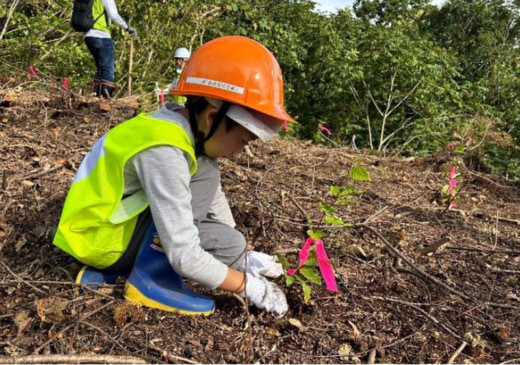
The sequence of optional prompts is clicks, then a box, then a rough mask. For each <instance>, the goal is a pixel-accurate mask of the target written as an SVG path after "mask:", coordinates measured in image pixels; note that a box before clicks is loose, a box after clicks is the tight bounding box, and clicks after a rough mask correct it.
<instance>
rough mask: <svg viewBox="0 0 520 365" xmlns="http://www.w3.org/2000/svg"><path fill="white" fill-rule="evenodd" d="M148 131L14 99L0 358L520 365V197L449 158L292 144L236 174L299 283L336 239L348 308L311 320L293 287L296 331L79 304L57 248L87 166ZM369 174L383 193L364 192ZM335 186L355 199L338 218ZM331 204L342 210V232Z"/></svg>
mask: <svg viewBox="0 0 520 365" xmlns="http://www.w3.org/2000/svg"><path fill="white" fill-rule="evenodd" d="M135 114H136V109H135V107H133V106H130V105H128V104H125V103H121V102H119V101H113V102H111V103H110V104H109V105H108V107H106V106H103V105H100V101H99V100H96V99H91V98H82V97H76V96H73V95H70V94H68V93H66V92H64V91H61V90H46V91H41V90H40V91H29V90H18V91H13V90H10V91H9V92H7V91H3V92H0V161H1V165H0V173H1V176H2V180H1V186H0V248H1V252H0V298H1V300H0V309H1V313H0V354H2V355H5V356H17V357H19V356H33V358H27V357H26V358H23V359H22V360H24V362H29V361H30V360H34V359H36V361H40V362H53V361H56V357H52V356H51V355H53V354H61V355H63V356H65V357H61V358H59V360H58V361H59V362H69V361H76V362H79V361H86V362H91V363H92V362H99V361H105V362H121V361H122V362H125V361H126V362H136V361H138V360H140V359H137V357H139V358H141V359H144V360H145V361H148V362H181V363H182V362H186V363H198V362H202V363H222V362H225V363H253V362H257V361H258V362H261V363H345V362H348V363H367V362H373V361H375V362H385V363H433V362H444V363H445V362H448V360H449V359H450V358H451V357H452V356H456V360H455V361H456V362H472V363H498V362H505V361H509V362H510V363H511V362H518V361H520V360H519V359H520V310H519V309H520V289H519V288H520V237H519V234H520V210H519V209H518V207H519V204H520V188H519V186H518V184H514V183H512V182H510V181H505V180H502V179H500V178H498V177H497V176H493V175H488V174H485V173H484V172H483V170H482V169H480V171H478V172H477V171H474V170H472V169H470V168H469V167H468V168H466V167H465V165H464V159H463V158H462V157H457V156H454V155H451V154H449V153H443V154H440V155H436V156H432V157H429V158H426V159H391V158H383V157H378V156H374V155H371V154H367V153H363V152H361V151H356V150H352V149H348V148H326V147H321V146H316V145H313V144H311V143H309V142H305V141H293V140H283V139H278V140H275V141H274V142H272V143H269V144H267V145H262V144H259V143H255V144H254V145H253V146H252V148H251V153H250V154H242V155H239V156H237V157H234V158H233V159H231V160H224V161H222V162H221V165H222V171H223V173H222V177H223V184H224V188H225V191H226V193H227V196H228V199H229V201H230V204H231V207H232V209H233V211H234V214H235V219H236V221H237V224H238V229H239V230H240V231H242V232H243V233H244V234H245V236H246V238H247V240H248V242H249V244H250V246H251V247H254V248H256V249H258V250H262V251H265V252H268V253H275V252H278V253H281V254H283V255H284V256H285V257H286V258H287V259H288V260H289V261H290V263H291V264H292V265H293V266H295V265H296V263H297V255H298V251H299V248H300V247H301V246H302V244H303V242H304V240H305V238H306V231H307V229H309V223H310V224H311V226H312V228H313V229H315V230H316V229H319V230H322V231H323V232H324V237H323V240H324V242H325V245H326V247H327V252H328V255H329V258H330V259H331V262H332V263H333V266H334V268H335V274H336V278H337V280H338V283H339V292H337V293H330V292H328V291H326V290H325V288H323V287H317V286H315V287H313V289H312V294H311V299H310V300H309V301H308V302H306V303H305V302H304V300H303V294H302V291H301V287H299V286H297V285H293V286H291V287H286V286H285V285H283V284H281V285H282V286H283V288H284V291H285V292H286V294H287V297H288V301H289V306H290V310H289V313H288V314H287V316H285V317H284V318H280V319H277V318H274V317H273V316H271V315H269V314H266V313H264V312H262V311H258V310H256V309H255V308H253V307H251V308H249V311H246V310H245V308H244V307H243V306H242V304H241V303H240V302H239V301H238V300H237V299H235V298H234V297H233V296H231V295H228V294H226V293H222V292H216V293H212V295H213V296H214V298H215V300H216V311H215V313H214V314H213V315H211V316H210V317H183V316H179V315H176V314H171V313H165V312H161V311H158V310H153V309H148V308H138V307H135V306H132V305H128V304H127V303H126V302H125V301H124V299H123V296H122V289H123V286H122V285H116V286H112V287H108V286H107V287H106V288H104V289H103V291H102V292H101V293H98V294H96V295H94V296H91V297H86V296H81V297H77V296H75V294H74V277H75V275H76V273H77V271H78V270H79V264H78V263H76V262H75V261H74V260H73V259H72V258H70V257H69V256H67V255H66V254H64V253H62V252H61V251H60V250H58V249H57V248H55V247H54V246H53V245H52V244H51V240H50V238H49V237H51V236H52V231H53V227H54V226H55V225H56V224H57V222H58V219H59V215H60V212H61V207H62V204H63V200H64V197H65V194H66V192H67V189H68V187H69V185H70V182H71V179H72V177H73V176H74V171H75V169H76V168H77V167H78V165H79V163H80V161H81V159H82V158H83V156H84V155H85V153H86V152H87V151H88V149H89V148H90V146H91V145H92V144H93V142H94V141H95V140H96V139H97V138H99V137H100V136H101V135H102V134H103V133H104V132H106V131H107V130H108V129H109V128H110V127H112V126H114V125H115V124H117V123H120V122H122V121H124V120H125V119H128V118H130V117H132V116H133V115H135ZM452 165H456V166H457V168H458V172H459V173H461V176H459V177H458V178H457V180H458V182H459V186H460V187H461V190H460V192H459V194H458V199H459V202H458V203H457V207H456V209H447V205H446V203H442V202H441V200H442V199H441V198H442V194H440V193H439V191H440V189H441V187H442V186H444V185H446V184H448V171H449V168H450V166H452ZM356 166H362V167H364V168H365V169H366V170H367V171H368V172H369V173H370V176H371V182H361V181H355V180H353V179H352V178H351V177H350V175H349V171H350V170H351V169H352V168H353V167H356ZM332 185H334V186H338V187H340V190H341V191H347V190H346V189H345V187H352V188H354V189H357V193H353V194H347V195H346V198H348V201H344V202H338V199H337V198H336V197H334V196H332V195H331V194H330V187H331V186H332ZM349 191H351V192H352V190H349ZM320 202H324V203H326V204H323V203H322V204H321V205H322V207H327V206H328V207H330V208H333V211H330V212H331V213H330V214H329V216H333V217H334V218H335V219H336V221H334V222H335V223H334V224H327V223H325V218H326V214H325V211H324V209H321V208H320ZM306 217H307V219H306ZM329 218H330V217H329ZM338 219H339V220H338ZM341 221H342V222H344V223H348V225H347V224H345V225H342V224H340V222H341ZM457 350H460V351H459V352H460V353H458V351H457ZM457 354H458V355H457ZM38 356H39V357H38ZM129 356H133V358H129Z"/></svg>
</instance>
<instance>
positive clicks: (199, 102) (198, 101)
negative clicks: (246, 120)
mask: <svg viewBox="0 0 520 365" xmlns="http://www.w3.org/2000/svg"><path fill="white" fill-rule="evenodd" d="M187 104H189V105H191V106H192V108H193V111H194V112H195V114H200V113H202V112H203V111H204V109H206V107H207V106H208V105H209V101H208V100H207V99H206V98H204V97H200V96H188V103H187ZM237 125H238V123H237V122H235V121H234V120H233V119H231V118H229V117H228V116H227V115H226V125H225V127H226V131H230V130H232V129H233V128H235V127H236V126H237Z"/></svg>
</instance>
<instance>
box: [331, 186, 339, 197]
mask: <svg viewBox="0 0 520 365" xmlns="http://www.w3.org/2000/svg"><path fill="white" fill-rule="evenodd" d="M340 190H341V189H340V187H339V186H337V185H332V186H331V187H330V194H331V195H332V196H338V194H339V192H340Z"/></svg>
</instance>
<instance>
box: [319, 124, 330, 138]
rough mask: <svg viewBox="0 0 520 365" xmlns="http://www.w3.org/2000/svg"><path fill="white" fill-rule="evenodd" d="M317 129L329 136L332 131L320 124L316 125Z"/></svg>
mask: <svg viewBox="0 0 520 365" xmlns="http://www.w3.org/2000/svg"><path fill="white" fill-rule="evenodd" d="M318 129H319V130H320V131H322V132H325V133H327V134H328V135H329V136H330V135H332V131H331V130H330V129H328V128H327V127H325V126H324V125H322V124H318Z"/></svg>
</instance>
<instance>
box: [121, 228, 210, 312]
mask: <svg viewBox="0 0 520 365" xmlns="http://www.w3.org/2000/svg"><path fill="white" fill-rule="evenodd" d="M125 298H126V299H127V300H129V301H131V302H134V303H137V304H141V305H144V306H146V307H151V308H158V309H162V310H165V311H168V312H176V313H180V314H187V315H197V314H203V315H209V314H211V313H213V311H214V310H215V302H214V301H213V299H211V298H208V297H206V296H204V295H201V294H197V293H195V292H193V291H192V290H191V289H189V288H188V287H187V286H186V284H184V281H183V280H182V277H180V276H179V274H177V273H176V272H175V271H174V270H173V268H172V267H171V265H170V263H169V261H168V258H167V257H166V255H165V254H164V252H162V247H161V246H160V241H159V237H158V236H157V233H156V230H155V225H154V224H153V223H152V224H150V228H149V229H148V231H147V232H146V235H145V238H144V240H143V244H142V245H141V247H140V249H139V253H138V254H137V258H136V260H135V263H134V267H133V269H132V272H131V273H130V276H129V278H128V280H127V282H126V288H125Z"/></svg>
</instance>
